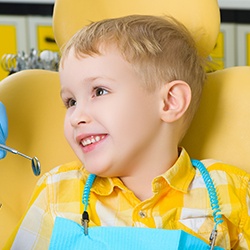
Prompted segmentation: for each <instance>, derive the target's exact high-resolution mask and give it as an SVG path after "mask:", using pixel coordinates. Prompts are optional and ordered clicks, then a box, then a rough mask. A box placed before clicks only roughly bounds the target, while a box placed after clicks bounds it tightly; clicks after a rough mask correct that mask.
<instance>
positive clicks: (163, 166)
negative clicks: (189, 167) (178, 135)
mask: <svg viewBox="0 0 250 250" xmlns="http://www.w3.org/2000/svg"><path fill="white" fill-rule="evenodd" d="M177 158H178V149H176V150H173V151H172V152H171V153H170V152H169V154H168V157H166V156H165V157H164V159H162V160H160V159H158V160H157V161H155V162H154V163H153V164H152V165H150V166H149V164H146V165H144V170H143V171H139V172H137V173H134V174H133V175H131V176H124V177H120V179H121V180H122V182H123V183H124V185H125V186H126V187H127V188H128V189H130V190H131V191H133V193H134V195H135V196H136V197H137V198H138V199H139V200H140V201H144V200H146V199H149V198H151V197H152V196H153V191H152V182H153V180H154V178H155V177H157V176H159V175H162V174H163V173H165V172H166V171H167V170H168V169H170V168H171V167H172V166H173V165H174V163H175V162H176V161H177Z"/></svg>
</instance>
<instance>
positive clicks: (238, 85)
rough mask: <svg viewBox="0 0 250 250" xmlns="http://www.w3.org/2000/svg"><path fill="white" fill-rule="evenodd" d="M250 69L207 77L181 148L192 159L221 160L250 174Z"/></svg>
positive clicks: (238, 69) (233, 69)
mask: <svg viewBox="0 0 250 250" xmlns="http://www.w3.org/2000/svg"><path fill="white" fill-rule="evenodd" d="M249 128H250V67H248V66H245V67H233V68H228V69H223V70H219V71H216V72H214V73H210V74H208V78H207V82H206V84H205V88H204V93H203V96H202V100H201V104H200V108H199V110H198V113H197V114H196V116H195V119H194V121H193V122H192V124H191V127H190V129H189V131H188V133H187V135H186V136H185V138H184V140H183V142H182V145H183V146H184V147H185V148H186V149H187V150H188V152H189V153H190V155H191V156H192V157H193V158H197V159H206V158H212V159H218V160H221V161H223V162H225V163H228V164H232V165H235V166H237V167H240V168H242V169H244V170H246V171H247V172H249V173H250V129H249Z"/></svg>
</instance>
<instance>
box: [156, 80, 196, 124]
mask: <svg viewBox="0 0 250 250" xmlns="http://www.w3.org/2000/svg"><path fill="white" fill-rule="evenodd" d="M191 96H192V94H191V89H190V86H189V85H188V84H187V83H186V82H184V81H181V80H175V81H172V82H169V83H166V84H164V85H163V86H162V88H161V110H160V112H161V119H162V120H163V121H165V122H167V123H171V122H174V121H177V120H178V119H180V118H181V117H182V116H183V115H184V113H185V112H186V110H187V109H188V107H189V104H190V102H191Z"/></svg>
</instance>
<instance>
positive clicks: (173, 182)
mask: <svg viewBox="0 0 250 250" xmlns="http://www.w3.org/2000/svg"><path fill="white" fill-rule="evenodd" d="M194 176H195V169H194V167H193V166H192V163H191V161H190V158H189V155H188V153H187V152H186V150H185V149H184V148H180V154H179V157H178V159H177V161H176V162H175V164H174V165H173V166H172V167H171V168H170V169H169V170H167V171H166V172H165V173H164V174H162V175H161V176H158V177H156V178H155V179H154V180H153V183H155V182H157V181H158V180H159V178H161V179H162V178H163V179H164V180H165V181H166V182H167V183H168V184H169V186H171V187H172V188H174V189H176V190H179V191H182V192H184V193H187V191H188V188H189V185H190V183H191V181H192V180H193V178H194ZM115 187H118V188H119V189H121V190H126V191H130V190H129V189H128V188H127V187H126V186H125V185H124V184H123V182H122V181H121V180H120V179H119V178H117V177H112V178H103V177H98V176H97V177H96V180H95V182H94V183H93V186H92V188H91V191H92V192H94V193H96V194H98V195H102V196H106V195H109V194H111V193H112V191H113V189H114V188H115Z"/></svg>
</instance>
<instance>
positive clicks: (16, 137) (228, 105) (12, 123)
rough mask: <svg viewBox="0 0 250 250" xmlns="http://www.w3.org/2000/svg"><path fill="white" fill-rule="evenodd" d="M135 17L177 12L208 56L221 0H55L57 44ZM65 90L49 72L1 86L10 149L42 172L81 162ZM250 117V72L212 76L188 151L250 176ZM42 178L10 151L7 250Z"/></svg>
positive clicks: (4, 163) (2, 193) (4, 196)
mask: <svg viewBox="0 0 250 250" xmlns="http://www.w3.org/2000/svg"><path fill="white" fill-rule="evenodd" d="M180 6H181V7H182V8H180ZM128 14H153V15H162V14H167V15H169V14H171V15H172V16H174V17H175V18H177V19H178V20H180V21H181V22H183V23H184V24H185V25H186V26H187V28H188V29H189V30H190V31H191V32H192V34H194V38H195V40H196V43H197V46H198V49H199V52H200V53H201V54H202V55H204V56H207V55H209V53H210V52H211V51H212V49H213V47H214V46H215V43H216V39H217V35H218V32H219V24H220V14H219V8H218V4H217V0H202V1H201V0H190V1H186V0H155V1H154V2H153V3H152V1H145V0H128V1H120V0H106V1H100V0H85V1H82V0H56V3H55V8H54V14H53V28H54V33H55V38H56V42H57V44H58V45H59V47H61V46H63V44H64V43H65V42H66V41H67V40H68V39H69V38H70V37H71V36H72V35H73V34H74V33H75V32H76V31H77V30H78V29H80V28H81V27H82V26H84V25H86V24H87V23H88V22H89V21H96V20H99V19H103V18H108V17H116V16H122V15H128ZM59 91H60V85H59V77H58V73H56V72H50V71H45V70H27V71H22V72H19V73H16V74H14V75H11V76H9V77H7V78H6V79H4V80H3V81H2V82H0V101H2V102H3V103H4V104H5V106H6V109H7V113H8V118H9V137H8V140H7V145H8V146H10V147H13V148H15V149H17V150H19V151H20V152H23V153H25V154H27V155H29V156H37V157H38V158H39V160H40V162H41V166H42V174H43V173H45V172H46V171H49V170H50V169H52V168H53V167H55V166H57V165H59V164H61V163H65V162H69V161H72V160H75V159H76V157H75V155H74V154H73V152H72V150H71V149H70V147H69V146H68V144H67V142H66V141H65V139H64V135H63V118H64V108H63V104H62V102H61V100H60V96H59ZM249 116H250V68H249V67H238V68H231V69H225V70H221V71H218V72H215V73H211V74H208V80H207V83H206V86H205V90H204V95H203V98H202V102H201V107H200V109H199V111H198V114H197V116H196V117H195V120H194V122H193V123H192V126H191V128H190V130H189V133H188V134H187V136H186V137H185V138H184V140H183V143H182V145H183V146H185V147H186V148H187V150H188V151H189V153H190V155H191V156H192V157H194V158H197V159H204V158H216V159H220V160H222V161H225V162H227V163H231V164H234V165H237V166H239V167H241V168H243V169H245V170H247V171H250V167H249V164H248V163H250V152H248V151H249V144H250V131H249V129H248V128H249V127H250V119H246V118H248V117H249ZM248 120H249V121H248ZM37 180H38V178H37V177H35V176H34V175H33V173H32V170H31V164H30V162H29V161H28V160H26V159H23V158H22V157H20V156H16V155H12V154H10V153H8V154H7V157H6V158H5V159H3V160H0V203H1V204H2V207H1V208H0V248H2V246H3V244H4V242H5V241H6V239H7V238H8V237H9V235H10V234H11V232H12V230H13V229H14V227H15V226H16V224H17V223H18V221H19V219H20V218H21V216H22V214H23V213H24V212H25V208H26V206H27V204H28V200H29V197H30V196H31V194H32V191H33V188H34V186H35V183H36V182H37Z"/></svg>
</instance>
